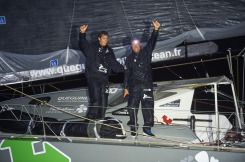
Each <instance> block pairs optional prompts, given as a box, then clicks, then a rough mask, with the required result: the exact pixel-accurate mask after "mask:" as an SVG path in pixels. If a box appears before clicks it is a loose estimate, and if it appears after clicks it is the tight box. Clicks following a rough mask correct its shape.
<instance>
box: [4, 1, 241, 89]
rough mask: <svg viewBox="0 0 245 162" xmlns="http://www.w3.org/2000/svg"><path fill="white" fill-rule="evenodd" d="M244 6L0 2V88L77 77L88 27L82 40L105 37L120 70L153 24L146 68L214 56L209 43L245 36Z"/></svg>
mask: <svg viewBox="0 0 245 162" xmlns="http://www.w3.org/2000/svg"><path fill="white" fill-rule="evenodd" d="M244 6H245V2H244V0H235V1H230V0H222V1H220V0H202V1H201V0H199V1H196V0H184V1H182V0H175V1H173V0H164V1H159V0H144V1H138V0H120V1H111V0H90V1H85V0H59V1H50V0H42V1H29V0H22V1H19V0H11V1H9V0H1V1H0V39H1V41H0V82H1V83H2V84H9V83H15V82H23V81H33V80H40V79H46V78H55V77H60V76H66V75H73V74H78V73H84V62H85V58H84V56H83V55H82V53H81V51H80V50H79V48H78V33H79V27H80V25H82V24H88V30H87V38H88V39H89V41H96V40H97V34H98V32H99V31H101V30H106V31H108V32H109V45H110V46H111V47H112V48H113V49H114V52H115V55H116V57H117V60H118V61H119V62H120V63H121V64H124V61H125V57H126V56H127V55H128V54H129V53H130V51H131V48H130V39H131V38H132V37H136V38H138V39H140V40H141V41H142V44H143V45H144V43H146V42H147V40H148V38H149V36H150V34H151V31H152V29H153V27H152V24H151V21H152V20H158V21H159V22H160V23H161V29H160V32H159V38H158V42H157V44H156V47H155V50H154V51H153V54H152V56H153V57H152V62H159V61H168V60H173V59H184V58H186V57H193V56H202V55H206V54H213V53H216V52H218V49H219V47H218V45H217V44H216V43H214V42H213V41H214V40H219V39H225V38H231V37H239V36H244V35H245V30H244V29H245V10H244ZM183 42H184V43H187V44H189V45H188V46H184V45H183ZM186 51H188V53H186Z"/></svg>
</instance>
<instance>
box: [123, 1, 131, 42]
mask: <svg viewBox="0 0 245 162" xmlns="http://www.w3.org/2000/svg"><path fill="white" fill-rule="evenodd" d="M120 2H121V6H122V9H123V13H124V16H125V18H126V20H127V23H128V28H129V30H130V33H131V36H132V37H133V36H134V35H133V32H132V30H131V27H130V24H129V21H128V17H127V14H126V12H125V9H124V6H123V2H122V0H121V1H120Z"/></svg>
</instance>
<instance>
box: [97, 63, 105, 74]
mask: <svg viewBox="0 0 245 162" xmlns="http://www.w3.org/2000/svg"><path fill="white" fill-rule="evenodd" d="M98 71H100V72H102V73H107V69H106V68H104V66H103V65H102V64H100V67H99V70H98Z"/></svg>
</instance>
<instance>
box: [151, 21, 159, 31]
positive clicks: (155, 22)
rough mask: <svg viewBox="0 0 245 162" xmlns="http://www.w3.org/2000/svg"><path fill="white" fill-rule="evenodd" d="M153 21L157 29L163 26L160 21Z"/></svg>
mask: <svg viewBox="0 0 245 162" xmlns="http://www.w3.org/2000/svg"><path fill="white" fill-rule="evenodd" d="M152 23H153V26H154V29H155V30H158V29H159V28H160V26H161V25H160V23H159V22H158V21H152Z"/></svg>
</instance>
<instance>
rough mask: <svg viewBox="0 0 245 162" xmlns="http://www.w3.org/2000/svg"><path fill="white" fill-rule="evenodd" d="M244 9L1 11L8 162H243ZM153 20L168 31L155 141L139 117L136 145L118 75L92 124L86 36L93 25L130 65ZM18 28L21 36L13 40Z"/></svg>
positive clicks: (1, 136)
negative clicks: (82, 29)
mask: <svg viewBox="0 0 245 162" xmlns="http://www.w3.org/2000/svg"><path fill="white" fill-rule="evenodd" d="M227 3H228V4H229V8H228V9H227V7H226V6H227ZM203 6H210V7H211V8H212V9H210V10H209V11H206V7H203ZM243 6H244V2H243V1H237V2H234V3H233V4H230V3H229V2H228V1H222V2H219V1H212V3H211V2H210V1H205V2H202V3H201V4H200V3H197V2H195V3H194V2H193V3H190V2H187V1H182V2H179V1H164V2H159V1H154V0H152V1H149V3H145V2H143V1H142V2H133V1H116V2H113V1H97V0H95V1H90V2H87V1H77V0H74V1H62V2H60V3H55V2H51V1H46V0H44V1H42V3H41V2H34V1H33V2H29V1H28V5H26V3H23V2H19V1H11V2H9V1H7V0H6V1H5V0H4V1H1V5H0V8H1V12H2V14H3V16H0V25H1V26H0V28H1V30H0V34H1V35H3V37H1V39H3V38H4V39H3V41H1V42H0V47H1V48H0V62H1V64H0V92H1V93H0V95H1V99H0V100H1V102H0V107H1V108H0V121H1V122H0V161H4V162H22V161H32V162H33V161H69V162H70V161H72V162H77V161H102V162H103V161H118V162H124V161H147V162H148V161H149V162H163V161H180V162H192V161H198V162H209V161H210V162H217V161H238V162H239V161H244V158H245V154H244V151H245V149H244V147H245V145H244V130H243V128H244V119H243V107H244V96H243V95H242V94H244V85H243V86H240V85H239V84H237V83H242V77H243V78H244V50H245V48H244V43H243V42H244V35H245V33H244V26H245V24H244V21H245V19H244V17H243V16H241V15H244V10H243ZM23 8H24V11H25V12H23ZM101 11H103V12H101ZM9 13H15V14H9ZM204 13H205V14H204ZM220 13H222V14H221V15H220ZM40 15H41V16H40ZM111 15H113V16H111ZM170 15H171V16H170ZM224 15H225V16H224ZM234 15H235V16H234ZM40 17H41V18H40ZM92 17H94V18H92ZM152 20H158V21H159V22H161V23H162V24H161V26H162V27H161V31H160V34H159V40H158V42H157V44H156V47H155V50H154V51H153V53H152V62H153V64H152V66H153V73H154V76H153V79H154V81H155V82H154V97H155V107H154V117H155V119H154V124H155V125H154V127H153V128H152V130H153V132H154V134H155V135H156V136H155V137H149V136H146V135H144V134H143V132H142V127H143V119H142V115H141V113H139V114H138V115H139V116H138V119H139V129H138V130H137V131H136V132H134V133H136V135H137V136H135V137H132V136H131V133H132V132H131V131H130V129H129V126H128V125H127V122H128V120H129V117H128V111H127V99H126V98H124V97H123V95H122V91H123V89H122V86H121V85H120V84H119V83H120V81H118V80H120V77H121V76H119V75H114V76H112V78H111V79H112V80H114V81H115V80H116V81H115V83H116V84H111V85H110V90H109V94H110V95H109V102H108V103H109V105H108V107H106V109H107V110H106V117H105V118H103V119H98V120H90V119H87V118H86V117H85V115H86V112H87V109H88V100H89V98H88V95H87V93H88V92H87V88H86V85H85V84H86V83H85V82H86V80H85V79H84V76H83V73H84V70H85V66H84V61H85V58H84V57H83V55H82V53H81V52H80V51H79V50H78V46H77V33H78V30H77V29H78V28H79V26H80V25H82V24H88V25H89V33H88V36H89V37H90V40H91V41H94V40H96V38H95V39H94V35H95V33H94V31H95V32H96V31H98V30H101V28H104V29H105V30H107V31H108V32H109V34H110V41H111V42H110V45H111V46H112V47H113V50H114V52H115V55H116V57H117V60H118V61H119V62H120V63H121V64H124V61H125V57H126V56H127V55H128V54H129V53H130V45H129V42H128V40H129V39H128V37H135V36H138V37H139V36H140V37H141V38H140V39H141V41H142V45H144V42H146V41H147V39H148V37H149V33H150V30H151V26H150V22H151V21H152ZM15 21H18V23H17V22H16V23H13V22H15ZM50 22H52V23H50ZM16 24H18V29H19V30H10V29H15V28H14V27H16ZM34 29H35V30H34ZM57 29H58V30H57ZM142 33H143V35H142ZM13 47H15V48H13ZM221 61H222V64H220V63H221ZM241 65H243V68H241ZM210 67H211V68H212V70H210V69H209V68H210ZM234 67H237V68H234ZM241 69H242V70H241ZM227 71H228V72H227ZM241 74H242V75H241ZM77 78H79V79H77ZM60 81H62V83H61V82H60ZM83 84H84V86H82V85H83ZM240 87H243V88H240ZM220 88H221V89H222V88H224V89H225V90H226V89H230V90H228V91H227V92H228V93H224V91H223V90H224V89H222V90H220ZM201 93H202V95H201V96H200V97H199V95H200V94H201ZM225 110H229V111H225Z"/></svg>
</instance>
